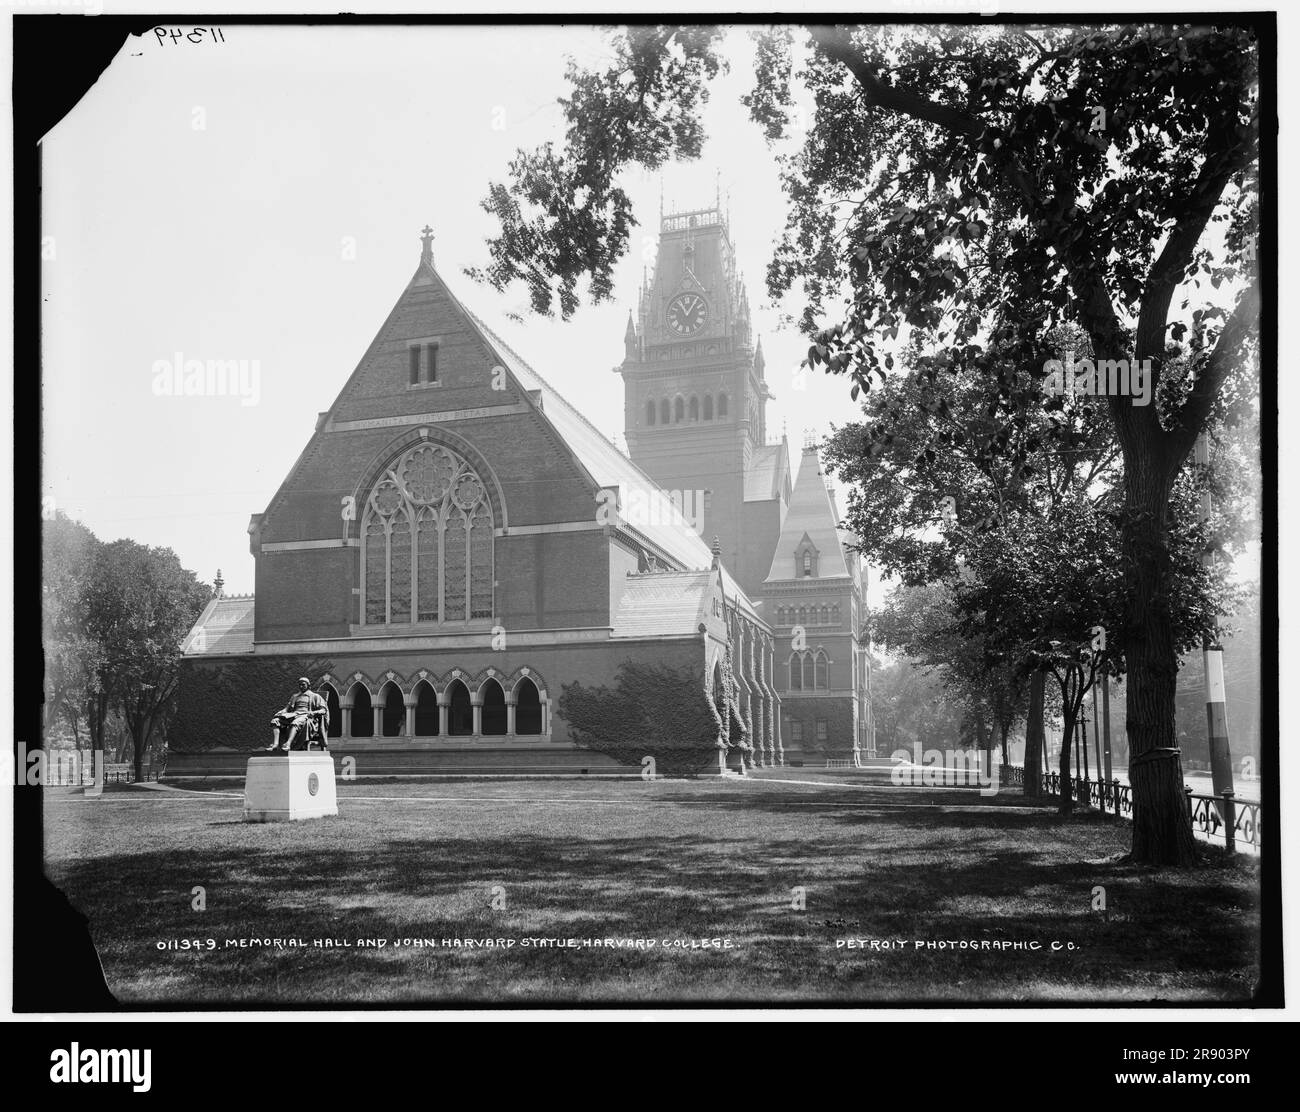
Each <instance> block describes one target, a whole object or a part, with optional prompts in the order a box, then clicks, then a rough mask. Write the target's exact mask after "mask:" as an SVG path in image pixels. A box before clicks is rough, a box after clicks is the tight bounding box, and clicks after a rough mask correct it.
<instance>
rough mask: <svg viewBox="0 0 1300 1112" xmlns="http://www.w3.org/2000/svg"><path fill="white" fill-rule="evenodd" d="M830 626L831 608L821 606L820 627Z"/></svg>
mask: <svg viewBox="0 0 1300 1112" xmlns="http://www.w3.org/2000/svg"><path fill="white" fill-rule="evenodd" d="M830 624H831V608H830V607H829V606H823V607H822V625H830Z"/></svg>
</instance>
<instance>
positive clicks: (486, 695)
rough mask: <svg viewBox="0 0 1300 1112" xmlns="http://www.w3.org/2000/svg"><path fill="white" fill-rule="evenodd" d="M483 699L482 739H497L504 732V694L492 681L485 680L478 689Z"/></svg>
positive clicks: (495, 682)
mask: <svg viewBox="0 0 1300 1112" xmlns="http://www.w3.org/2000/svg"><path fill="white" fill-rule="evenodd" d="M479 695H480V696H481V697H482V699H483V710H482V711H481V712H480V713H481V714H482V723H483V729H482V734H483V736H484V737H498V736H501V735H503V734H504V733H505V732H506V693H505V692H504V691H502V690H501V685H500V684H499V683H497V681H496V680H494V679H488V680H485V681H484V683H483V686H482V687H480V688H479Z"/></svg>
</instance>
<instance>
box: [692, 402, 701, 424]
mask: <svg viewBox="0 0 1300 1112" xmlns="http://www.w3.org/2000/svg"><path fill="white" fill-rule="evenodd" d="M699 419H700V399H699V398H694V397H693V398H691V420H692V421H698V420H699Z"/></svg>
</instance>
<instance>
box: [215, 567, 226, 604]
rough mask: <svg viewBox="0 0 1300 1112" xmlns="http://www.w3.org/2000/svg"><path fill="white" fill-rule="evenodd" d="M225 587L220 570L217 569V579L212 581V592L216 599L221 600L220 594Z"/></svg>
mask: <svg viewBox="0 0 1300 1112" xmlns="http://www.w3.org/2000/svg"><path fill="white" fill-rule="evenodd" d="M225 585H226V581H225V580H224V579H222V578H221V569H220V568H217V578H216V579H214V580H213V581H212V590H213V592H214V593H215V594H216V596H217V598H221V592H222V589H223V588H224V587H225Z"/></svg>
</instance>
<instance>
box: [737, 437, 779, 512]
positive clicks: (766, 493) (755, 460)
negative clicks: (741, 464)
mask: <svg viewBox="0 0 1300 1112" xmlns="http://www.w3.org/2000/svg"><path fill="white" fill-rule="evenodd" d="M789 470H790V457H789V453H788V452H787V451H786V446H785V438H784V437H782V438H781V443H780V444H764V445H763V446H762V447H759V448H755V449H754V454H753V455H752V456H751V457H750V460H749V469H748V470H747V471H746V472H745V501H746V502H768V501H771V500H772V499H773V498H778V497H780V494H781V483H782V480H783V479H784V478H785V475H786V473H787V472H788V471H789Z"/></svg>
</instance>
